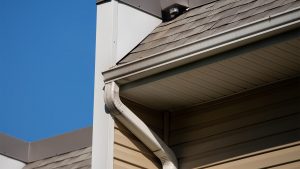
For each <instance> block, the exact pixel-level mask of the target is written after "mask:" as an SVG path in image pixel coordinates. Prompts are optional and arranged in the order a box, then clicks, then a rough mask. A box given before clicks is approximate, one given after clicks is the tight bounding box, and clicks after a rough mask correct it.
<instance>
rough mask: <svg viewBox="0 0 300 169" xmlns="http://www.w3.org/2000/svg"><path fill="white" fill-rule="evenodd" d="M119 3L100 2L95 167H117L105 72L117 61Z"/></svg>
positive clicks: (103, 168) (97, 168)
mask: <svg viewBox="0 0 300 169" xmlns="http://www.w3.org/2000/svg"><path fill="white" fill-rule="evenodd" d="M117 7H118V2H117V0H111V1H110V2H106V3H101V4H99V5H97V28H96V60H95V81H94V83H95V84H94V117H93V145H92V146H93V148H92V154H93V155H92V169H113V145H114V120H113V118H112V117H111V115H110V114H108V113H106V109H105V103H104V98H103V95H104V91H103V87H104V82H103V78H102V75H101V72H102V71H104V70H106V69H108V68H109V67H111V66H113V65H114V64H115V61H116V57H115V56H116V49H117V48H116V41H117V15H118V10H117Z"/></svg>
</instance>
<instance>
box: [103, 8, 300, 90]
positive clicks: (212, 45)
mask: <svg viewBox="0 0 300 169" xmlns="http://www.w3.org/2000/svg"><path fill="white" fill-rule="evenodd" d="M299 26H300V8H299V7H298V8H294V9H291V10H288V11H285V12H282V13H278V14H275V15H271V16H269V17H267V18H263V19H260V20H258V21H255V22H252V23H248V24H245V25H242V26H239V27H236V28H233V29H230V30H227V31H224V32H221V33H218V34H215V35H212V36H209V37H205V38H203V39H200V40H198V41H196V42H192V43H189V44H186V45H182V46H179V47H176V48H173V49H170V50H167V51H164V52H161V53H158V54H155V55H152V56H149V57H145V58H141V59H138V60H135V61H132V62H129V63H126V64H123V65H118V66H115V67H112V68H111V69H109V70H107V71H104V72H103V73H102V74H103V76H104V81H105V83H109V82H112V81H115V82H117V83H118V84H120V85H123V84H126V83H129V82H132V81H135V80H138V79H141V78H144V77H147V76H151V75H153V74H156V73H159V72H162V71H166V70H169V69H173V68H176V67H179V66H182V65H184V64H187V63H191V62H194V61H198V60H201V59H204V58H207V57H210V56H213V55H216V54H218V53H222V52H225V51H228V50H230V49H233V48H236V47H240V46H243V45H246V44H249V43H252V42H255V41H258V40H262V39H265V38H268V37H271V36H274V35H276V34H280V33H283V32H286V31H288V30H291V29H294V28H297V27H299Z"/></svg>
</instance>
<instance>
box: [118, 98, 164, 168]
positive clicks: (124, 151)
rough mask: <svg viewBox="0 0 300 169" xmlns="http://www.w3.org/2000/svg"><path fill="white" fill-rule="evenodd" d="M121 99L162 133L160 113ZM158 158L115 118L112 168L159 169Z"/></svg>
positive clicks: (149, 124)
mask: <svg viewBox="0 0 300 169" xmlns="http://www.w3.org/2000/svg"><path fill="white" fill-rule="evenodd" d="M122 101H123V102H124V103H125V104H126V105H127V106H128V107H129V108H130V109H131V110H132V111H133V112H134V113H135V114H136V115H137V116H138V117H139V118H141V119H142V120H143V121H144V122H145V123H146V124H147V125H148V126H149V127H150V128H151V129H152V130H153V131H155V132H156V133H158V134H159V135H160V136H161V135H162V122H163V121H162V115H161V114H160V113H158V112H155V111H154V110H151V109H149V108H146V107H144V106H142V105H138V104H136V103H134V102H131V101H129V100H125V99H122ZM161 166H162V165H161V162H160V161H159V159H158V158H157V157H156V156H155V155H154V154H153V153H152V152H151V151H150V150H149V149H148V148H147V147H146V146H145V145H144V144H143V143H142V142H141V141H140V140H139V139H138V138H136V137H135V136H134V135H133V134H132V133H131V132H130V131H129V130H128V129H126V127H125V126H123V125H122V124H121V123H120V122H118V121H117V120H115V134H114V169H140V168H143V169H144V168H148V169H160V168H161Z"/></svg>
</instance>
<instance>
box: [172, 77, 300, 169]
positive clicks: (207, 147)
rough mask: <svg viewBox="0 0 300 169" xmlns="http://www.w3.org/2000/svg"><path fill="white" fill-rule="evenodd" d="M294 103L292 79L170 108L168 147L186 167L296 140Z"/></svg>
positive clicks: (297, 94) (298, 93) (297, 95)
mask: <svg viewBox="0 0 300 169" xmlns="http://www.w3.org/2000/svg"><path fill="white" fill-rule="evenodd" d="M299 105H300V79H294V80H289V81H285V82H281V83H277V84H274V85H270V86H268V87H263V88H260V89H257V90H253V91H249V92H246V93H244V94H239V95H237V96H234V97H232V98H229V99H223V100H219V101H215V102H214V103H207V104H203V105H198V106H195V107H192V108H189V109H185V110H181V111H177V112H173V113H171V117H170V124H171V126H170V138H169V145H170V146H171V147H172V149H173V150H174V151H175V153H176V155H177V157H178V159H179V163H180V168H181V169H187V168H194V167H201V166H204V165H208V164H211V163H215V162H218V161H222V160H225V159H229V158H233V157H237V156H240V155H245V154H248V153H253V152H257V151H261V150H264V149H268V148H272V147H276V146H280V145H284V144H289V143H292V142H296V141H299V140H300V123H299V122H300V106H299ZM298 148H299V147H298ZM299 159H300V154H299V152H298V160H299ZM271 161H272V160H271ZM253 164H255V163H253ZM221 168H222V167H221ZM254 168H255V167H254Z"/></svg>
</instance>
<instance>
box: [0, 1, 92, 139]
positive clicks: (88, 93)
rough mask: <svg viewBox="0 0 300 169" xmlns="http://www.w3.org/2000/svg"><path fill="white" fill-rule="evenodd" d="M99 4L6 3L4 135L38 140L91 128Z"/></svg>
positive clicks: (0, 100) (1, 47) (0, 54)
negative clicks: (97, 6)
mask: <svg viewBox="0 0 300 169" xmlns="http://www.w3.org/2000/svg"><path fill="white" fill-rule="evenodd" d="M95 21H96V5H95V0H72V1H71V0H53V1H46V0H1V4H0V132H4V133H6V134H9V135H11V136H14V137H17V138H20V139H23V140H27V141H37V140H40V139H44V138H47V137H52V136H55V135H58V134H63V133H65V132H69V131H73V130H76V129H80V128H83V127H88V126H91V125H92V111H93V85H94V84H93V78H94V51H95V27H96V26H95V24H96V23H95Z"/></svg>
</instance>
